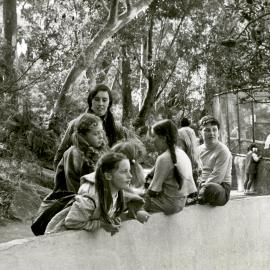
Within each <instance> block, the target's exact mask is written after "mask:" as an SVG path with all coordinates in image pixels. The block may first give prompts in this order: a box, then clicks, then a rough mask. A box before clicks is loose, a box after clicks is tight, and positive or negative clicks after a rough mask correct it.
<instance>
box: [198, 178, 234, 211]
mask: <svg viewBox="0 0 270 270" xmlns="http://www.w3.org/2000/svg"><path fill="white" fill-rule="evenodd" d="M230 189H231V187H230V185H229V184H227V183H221V184H218V183H208V184H206V185H205V186H202V187H200V189H199V194H198V200H199V203H200V204H210V205H212V206H223V205H225V204H226V203H227V202H228V201H229V199H230Z"/></svg>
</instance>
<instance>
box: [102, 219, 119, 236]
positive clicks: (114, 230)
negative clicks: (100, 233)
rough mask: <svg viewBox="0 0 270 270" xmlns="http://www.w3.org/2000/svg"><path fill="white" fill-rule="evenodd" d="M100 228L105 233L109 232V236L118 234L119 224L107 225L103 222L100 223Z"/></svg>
mask: <svg viewBox="0 0 270 270" xmlns="http://www.w3.org/2000/svg"><path fill="white" fill-rule="evenodd" d="M100 227H101V228H103V229H104V230H105V231H106V232H110V233H111V236H113V235H114V234H116V233H117V232H119V229H120V224H109V223H107V222H105V221H100Z"/></svg>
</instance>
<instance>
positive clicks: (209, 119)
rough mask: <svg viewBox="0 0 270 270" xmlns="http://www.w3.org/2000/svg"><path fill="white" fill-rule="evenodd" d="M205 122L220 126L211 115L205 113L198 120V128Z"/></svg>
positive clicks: (204, 124) (205, 123)
mask: <svg viewBox="0 0 270 270" xmlns="http://www.w3.org/2000/svg"><path fill="white" fill-rule="evenodd" d="M207 124H211V125H213V126H217V127H218V128H219V127H220V124H219V121H218V120H217V119H216V118H215V117H213V116H212V115H206V116H204V117H203V118H202V119H201V120H200V122H199V126H200V129H202V128H203V127H204V126H206V125H207Z"/></svg>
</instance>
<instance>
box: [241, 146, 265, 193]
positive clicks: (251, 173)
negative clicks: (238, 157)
mask: <svg viewBox="0 0 270 270" xmlns="http://www.w3.org/2000/svg"><path fill="white" fill-rule="evenodd" d="M257 152H258V147H257V145H256V144H255V143H252V144H250V145H249V147H248V153H247V155H246V158H245V175H246V179H245V182H244V193H245V194H247V195H250V194H253V193H254V192H252V191H251V190H250V189H251V187H252V185H253V184H254V183H255V181H256V173H257V165H258V162H259V161H260V159H261V156H258V155H257Z"/></svg>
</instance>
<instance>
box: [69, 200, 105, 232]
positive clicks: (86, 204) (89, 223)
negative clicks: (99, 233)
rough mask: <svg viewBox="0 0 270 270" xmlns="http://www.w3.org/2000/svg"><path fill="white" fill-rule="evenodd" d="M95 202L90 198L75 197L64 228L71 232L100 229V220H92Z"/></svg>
mask: <svg viewBox="0 0 270 270" xmlns="http://www.w3.org/2000/svg"><path fill="white" fill-rule="evenodd" d="M95 209H96V205H95V201H94V200H93V199H91V198H90V197H86V196H81V195H77V196H76V198H75V202H74V203H73V204H72V206H71V209H70V211H69V213H68V215H67V216H66V218H65V226H66V228H68V229H73V230H86V231H95V230H97V229H99V228H100V220H99V219H94V218H93V215H94V211H95Z"/></svg>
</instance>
